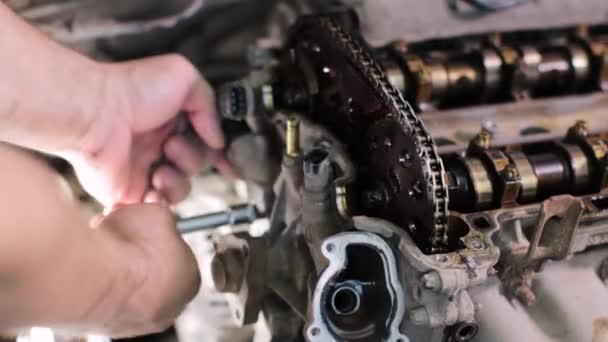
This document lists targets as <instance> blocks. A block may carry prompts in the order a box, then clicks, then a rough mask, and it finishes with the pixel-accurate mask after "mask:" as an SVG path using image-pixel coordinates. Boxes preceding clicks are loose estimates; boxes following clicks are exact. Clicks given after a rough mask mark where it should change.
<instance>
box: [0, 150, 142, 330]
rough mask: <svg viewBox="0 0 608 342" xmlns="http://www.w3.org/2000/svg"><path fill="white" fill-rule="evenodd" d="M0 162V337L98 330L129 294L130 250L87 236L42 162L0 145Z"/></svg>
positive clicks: (104, 237) (101, 233) (98, 233)
mask: <svg viewBox="0 0 608 342" xmlns="http://www.w3.org/2000/svg"><path fill="white" fill-rule="evenodd" d="M0 158H1V159H2V160H3V162H4V163H7V165H11V167H9V168H4V169H3V170H2V171H1V172H0V173H1V177H0V183H1V186H2V187H3V188H4V190H5V191H3V194H4V195H3V197H2V198H0V205H1V207H2V213H3V214H2V216H3V217H2V220H1V222H2V224H1V225H0V284H1V285H0V317H2V319H0V330H1V329H2V328H9V327H10V328H19V327H28V326H33V325H41V324H42V325H55V326H65V325H66V324H68V323H70V324H73V323H77V324H78V326H77V327H71V328H78V329H94V328H99V327H100V326H101V323H104V321H105V320H107V319H108V317H111V315H112V314H113V313H112V312H108V311H111V310H113V309H114V307H116V306H118V303H119V302H120V301H124V300H125V299H126V298H127V297H128V296H129V295H130V294H129V293H126V292H129V291H132V289H130V288H132V287H133V286H131V285H130V284H129V283H128V282H129V281H132V280H133V281H134V278H136V277H134V276H131V274H137V273H136V271H137V269H136V268H133V267H131V264H132V262H133V261H134V259H133V258H132V257H129V255H128V254H129V253H130V251H131V250H132V248H133V247H130V246H129V245H128V244H126V243H120V242H119V241H118V240H117V239H116V238H115V237H113V236H112V235H111V231H109V230H105V229H98V230H95V231H94V230H91V229H89V228H88V224H87V221H86V220H85V218H84V217H82V215H81V211H80V209H79V208H78V206H77V204H76V202H75V201H74V200H73V199H72V198H71V197H70V195H69V193H68V192H67V191H65V190H66V189H65V188H63V184H62V180H61V179H60V177H59V176H57V175H54V174H53V172H52V171H50V170H49V169H48V168H47V167H46V166H45V165H44V164H43V163H42V162H39V161H37V160H35V159H33V158H31V157H29V156H27V154H25V153H24V152H21V151H19V150H16V149H13V148H8V147H6V146H2V145H0ZM7 194H10V197H9V195H7ZM30 208H35V210H31V209H30ZM130 267H131V268H130ZM119 282H122V283H119ZM116 284H120V286H116Z"/></svg>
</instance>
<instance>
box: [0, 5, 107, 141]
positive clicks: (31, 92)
mask: <svg viewBox="0 0 608 342" xmlns="http://www.w3.org/2000/svg"><path fill="white" fill-rule="evenodd" d="M0 26H1V27H2V30H0V51H2V54H3V56H4V57H3V62H2V63H0V75H1V76H0V140H2V141H7V142H11V143H14V144H17V145H22V146H26V147H30V148H36V149H39V150H43V151H45V152H56V151H61V150H65V149H71V148H74V147H75V146H76V145H77V144H78V143H79V139H83V138H84V137H83V135H85V134H87V132H88V130H89V127H90V126H91V125H92V124H93V123H94V122H95V120H96V118H95V117H94V113H95V112H96V111H97V112H101V111H102V110H103V109H102V108H97V107H99V106H101V105H102V103H105V102H104V101H103V100H102V99H104V96H105V94H104V91H105V90H104V88H105V87H104V79H105V75H104V72H103V70H102V69H103V67H102V66H101V65H100V64H97V63H96V62H94V61H92V60H90V59H88V58H86V57H84V56H81V55H79V54H78V53H76V52H74V51H72V50H70V49H67V48H65V47H63V46H61V45H59V44H57V43H55V42H53V41H52V40H51V39H49V38H48V37H46V36H45V35H44V34H42V33H41V32H39V31H38V30H36V29H35V28H33V27H32V26H30V25H29V24H27V23H26V22H24V21H23V20H22V19H21V18H19V17H17V16H16V15H15V14H14V13H13V12H12V11H11V10H10V9H8V8H7V7H6V5H4V4H3V3H2V2H0ZM108 109H109V108H108Z"/></svg>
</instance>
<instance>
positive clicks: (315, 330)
mask: <svg viewBox="0 0 608 342" xmlns="http://www.w3.org/2000/svg"><path fill="white" fill-rule="evenodd" d="M320 333H321V330H320V329H319V328H316V327H315V328H312V329H310V334H311V335H312V336H319V334H320Z"/></svg>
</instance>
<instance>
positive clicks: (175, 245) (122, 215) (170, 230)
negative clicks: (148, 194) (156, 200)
mask: <svg viewBox="0 0 608 342" xmlns="http://www.w3.org/2000/svg"><path fill="white" fill-rule="evenodd" d="M142 227H144V228H146V229H142ZM97 229H99V230H100V233H107V235H109V237H110V238H109V239H107V240H108V243H107V244H106V246H107V248H108V249H110V250H108V253H113V252H115V251H117V250H118V251H121V253H123V254H122V257H121V259H122V262H123V263H124V264H127V265H126V266H127V267H126V268H125V267H116V269H117V270H123V271H124V269H126V270H127V273H126V274H124V273H120V272H119V273H120V274H118V275H117V277H116V278H115V282H114V285H112V292H113V293H109V294H108V296H107V297H106V298H103V299H102V300H101V301H100V303H99V305H98V306H97V307H95V308H94V310H93V311H92V312H91V313H90V318H89V319H90V320H92V321H96V322H98V323H101V322H103V330H102V331H96V333H102V334H106V335H110V336H112V337H131V336H137V335H142V334H149V333H155V332H161V331H163V330H165V329H167V328H168V327H169V326H170V325H171V324H173V322H174V321H175V318H176V317H177V316H178V315H179V314H180V313H181V312H182V310H183V309H184V307H185V306H186V304H187V303H188V302H189V301H190V300H191V299H192V298H193V297H194V296H195V295H196V293H197V292H198V290H199V287H200V275H199V272H198V265H197V262H196V259H195V257H194V255H193V254H192V251H191V250H190V249H189V248H188V246H187V245H186V243H185V242H184V241H183V240H182V239H181V237H180V236H179V234H178V233H177V229H176V228H175V220H174V218H173V216H172V215H171V213H170V212H169V211H168V210H167V209H163V208H161V207H158V206H156V205H134V206H127V207H123V208H120V209H117V210H116V211H114V212H113V213H111V214H110V215H108V216H107V217H105V218H104V220H103V221H102V222H101V223H100V224H99V226H98V228H97Z"/></svg>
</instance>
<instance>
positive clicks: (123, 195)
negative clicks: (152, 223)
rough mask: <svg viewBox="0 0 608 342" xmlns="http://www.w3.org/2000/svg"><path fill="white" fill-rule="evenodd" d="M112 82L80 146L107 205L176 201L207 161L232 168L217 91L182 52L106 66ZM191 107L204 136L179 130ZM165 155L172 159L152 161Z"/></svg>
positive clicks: (80, 168)
mask: <svg viewBox="0 0 608 342" xmlns="http://www.w3.org/2000/svg"><path fill="white" fill-rule="evenodd" d="M98 67H99V68H102V69H103V74H104V77H103V80H104V85H103V87H101V90H100V92H101V94H100V95H99V96H100V99H97V103H98V105H97V108H96V109H95V111H96V117H97V118H98V119H97V120H94V121H93V122H92V124H91V125H90V127H89V129H88V132H86V134H84V138H83V139H82V141H81V142H80V143H79V144H78V145H79V148H78V149H77V150H76V151H75V152H70V153H68V154H66V155H65V157H66V158H67V159H68V160H69V161H70V162H71V163H72V164H73V165H74V167H75V169H76V172H77V174H78V176H79V178H80V181H81V183H82V184H83V186H84V187H85V189H86V190H87V191H88V192H89V193H91V194H92V195H93V196H94V197H96V198H97V199H98V200H99V201H100V202H102V204H104V205H105V206H106V207H109V208H111V207H114V206H116V205H124V204H132V203H139V202H142V201H146V202H158V201H166V202H169V203H175V202H178V201H180V200H182V199H184V198H185V197H186V196H187V194H188V193H189V191H190V183H189V181H188V176H191V175H193V174H195V173H196V172H198V171H200V169H201V168H202V166H203V165H204V164H205V163H212V164H215V165H216V166H217V167H218V168H220V169H228V168H229V167H228V165H227V163H226V161H225V160H224V159H223V157H222V153H221V149H222V148H223V147H224V144H225V142H224V136H223V134H222V131H221V126H220V121H219V119H218V117H217V114H216V111H215V101H214V96H213V91H212V90H211V88H210V86H209V85H208V84H207V83H206V82H205V81H204V80H203V79H202V78H201V76H200V75H199V73H198V72H197V70H196V69H195V68H194V66H192V65H191V64H190V63H189V62H188V61H187V60H186V59H185V58H183V57H181V56H179V55H168V56H161V57H154V58H148V59H143V60H136V61H131V62H127V63H120V64H104V65H101V64H100V65H98ZM180 112H185V113H186V114H187V118H188V119H189V120H190V122H191V124H192V126H193V127H194V130H195V131H196V133H197V134H198V135H199V137H200V138H201V141H198V142H192V141H190V140H188V139H187V138H185V137H183V136H178V135H176V134H175V131H176V127H177V126H178V124H179V120H180V116H179V115H178V113H180ZM161 159H166V160H168V161H169V162H170V163H171V166H170V165H160V166H159V167H158V168H156V169H155V170H152V169H151V168H152V167H153V166H154V165H155V163H156V162H158V161H159V160H161Z"/></svg>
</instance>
